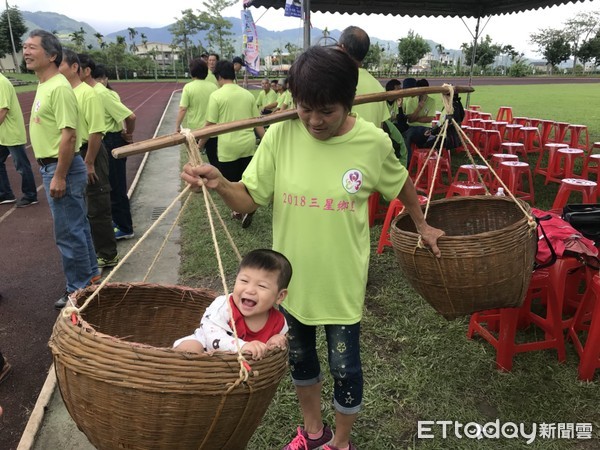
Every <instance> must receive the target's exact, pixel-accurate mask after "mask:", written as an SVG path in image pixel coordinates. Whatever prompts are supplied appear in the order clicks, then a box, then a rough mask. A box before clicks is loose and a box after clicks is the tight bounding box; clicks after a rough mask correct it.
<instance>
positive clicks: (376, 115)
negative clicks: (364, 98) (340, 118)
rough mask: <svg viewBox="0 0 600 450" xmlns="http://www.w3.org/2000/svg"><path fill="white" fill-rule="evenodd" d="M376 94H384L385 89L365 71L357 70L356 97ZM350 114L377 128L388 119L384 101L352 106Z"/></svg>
mask: <svg viewBox="0 0 600 450" xmlns="http://www.w3.org/2000/svg"><path fill="white" fill-rule="evenodd" d="M376 92H385V89H384V88H383V86H382V85H381V83H380V82H379V81H377V80H376V79H375V77H374V76H373V75H371V74H370V73H369V72H368V71H367V69H363V68H360V69H358V84H357V85H356V95H365V94H374V93H376ZM352 112H355V113H356V114H358V116H359V117H362V118H363V119H365V120H366V121H367V122H371V123H373V124H375V126H377V127H381V123H382V122H383V121H384V120H387V119H389V118H390V111H389V110H388V107H387V103H386V102H385V101H382V102H371V103H364V104H362V105H357V106H353V107H352Z"/></svg>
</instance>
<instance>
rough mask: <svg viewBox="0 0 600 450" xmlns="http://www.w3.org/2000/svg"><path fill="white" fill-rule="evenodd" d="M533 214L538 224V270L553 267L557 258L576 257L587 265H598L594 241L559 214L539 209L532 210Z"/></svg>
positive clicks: (536, 257)
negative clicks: (584, 235)
mask: <svg viewBox="0 0 600 450" xmlns="http://www.w3.org/2000/svg"><path fill="white" fill-rule="evenodd" d="M531 212H532V213H533V215H534V217H535V218H536V222H537V223H538V227H537V233H538V241H537V253H536V256H535V262H536V267H535V268H536V269H539V268H542V267H548V266H551V265H552V264H554V262H555V261H556V258H563V257H565V256H574V257H576V258H580V259H582V260H583V261H584V262H585V263H586V264H591V265H593V266H597V265H598V263H599V262H600V261H599V260H598V248H596V246H595V245H594V241H592V240H590V239H588V238H585V237H583V235H582V234H581V233H580V232H579V231H577V230H576V229H575V228H573V227H572V226H571V225H570V224H569V222H567V221H565V220H563V219H562V218H561V217H560V216H559V215H557V214H553V213H550V212H548V211H542V210H541V209H537V208H531Z"/></svg>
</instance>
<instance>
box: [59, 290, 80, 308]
mask: <svg viewBox="0 0 600 450" xmlns="http://www.w3.org/2000/svg"><path fill="white" fill-rule="evenodd" d="M73 294H74V293H73V292H66V291H65V293H64V294H63V296H62V297H61V298H59V299H58V300H57V301H56V303H54V309H63V308H64V307H65V306H67V303H69V299H71V301H72V302H73V305H77V302H76V301H75V296H74V295H73Z"/></svg>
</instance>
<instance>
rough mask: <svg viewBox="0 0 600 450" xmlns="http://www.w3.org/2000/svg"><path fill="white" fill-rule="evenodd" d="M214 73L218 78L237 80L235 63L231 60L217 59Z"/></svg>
mask: <svg viewBox="0 0 600 450" xmlns="http://www.w3.org/2000/svg"><path fill="white" fill-rule="evenodd" d="M211 55H212V53H211ZM213 73H214V74H215V77H217V78H219V77H221V78H223V79H224V80H235V70H234V69H233V63H232V62H231V61H226V60H224V59H222V60H220V61H217V65H216V66H215V71H214V72H213Z"/></svg>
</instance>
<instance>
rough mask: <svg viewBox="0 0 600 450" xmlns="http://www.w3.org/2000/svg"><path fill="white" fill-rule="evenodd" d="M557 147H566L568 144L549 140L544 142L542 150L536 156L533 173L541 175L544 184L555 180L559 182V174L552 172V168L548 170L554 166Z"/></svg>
mask: <svg viewBox="0 0 600 450" xmlns="http://www.w3.org/2000/svg"><path fill="white" fill-rule="evenodd" d="M559 148H568V145H567V144H557V143H555V142H549V143H547V144H544V146H543V148H542V151H541V152H540V154H539V156H538V159H537V163H536V165H535V169H534V170H533V173H535V174H538V175H542V176H543V177H544V178H545V183H544V184H548V182H549V181H556V182H557V183H560V179H559V178H558V176H559V175H560V174H554V173H553V172H552V170H550V168H553V169H554V168H555V167H556V158H557V155H558V154H557V152H558V149H559ZM546 154H547V155H548V157H547V160H546V165H544V156H545V155H546ZM559 167H560V166H559ZM561 173H562V172H561Z"/></svg>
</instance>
